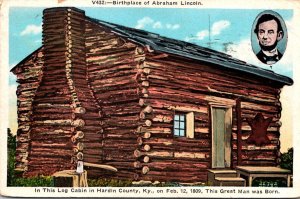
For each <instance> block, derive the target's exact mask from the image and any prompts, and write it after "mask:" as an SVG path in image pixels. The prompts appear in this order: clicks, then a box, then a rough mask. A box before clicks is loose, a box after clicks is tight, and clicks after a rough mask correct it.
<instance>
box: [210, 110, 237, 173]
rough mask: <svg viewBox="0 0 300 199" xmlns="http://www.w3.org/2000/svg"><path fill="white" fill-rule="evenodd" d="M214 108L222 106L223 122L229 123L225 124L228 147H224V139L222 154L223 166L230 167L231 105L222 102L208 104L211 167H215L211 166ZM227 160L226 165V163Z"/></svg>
mask: <svg viewBox="0 0 300 199" xmlns="http://www.w3.org/2000/svg"><path fill="white" fill-rule="evenodd" d="M214 108H223V109H225V118H224V122H225V125H226V124H229V126H227V127H226V126H225V129H226V132H225V135H227V137H225V139H227V144H228V145H229V147H227V148H226V140H224V146H225V154H224V159H225V167H224V169H225V168H230V167H231V166H232V158H231V152H232V145H231V137H232V117H233V116H232V105H222V104H210V125H211V158H210V161H211V168H217V167H213V158H214V157H213V154H214V152H215V149H214V147H213V146H214V145H213V141H214V126H213V109H214ZM226 162H227V165H226Z"/></svg>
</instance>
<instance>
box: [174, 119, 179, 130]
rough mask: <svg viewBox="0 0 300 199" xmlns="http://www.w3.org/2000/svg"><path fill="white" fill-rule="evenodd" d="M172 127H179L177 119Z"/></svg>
mask: <svg viewBox="0 0 300 199" xmlns="http://www.w3.org/2000/svg"><path fill="white" fill-rule="evenodd" d="M174 128H177V129H179V122H177V121H175V122H174Z"/></svg>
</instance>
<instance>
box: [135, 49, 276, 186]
mask: <svg viewBox="0 0 300 199" xmlns="http://www.w3.org/2000/svg"><path fill="white" fill-rule="evenodd" d="M163 55H164V56H163ZM141 68H142V70H143V73H142V74H141V75H140V82H141V85H142V84H144V85H145V86H142V89H141V92H142V93H143V94H144V95H143V97H142V98H141V99H140V105H141V106H142V107H144V108H145V109H146V107H148V109H151V111H150V112H146V114H145V111H144V113H141V115H142V117H143V118H145V120H146V121H147V123H145V125H144V127H141V128H140V129H139V130H140V131H139V132H140V137H139V138H138V143H139V145H140V150H136V152H135V155H136V157H137V158H138V160H137V163H136V166H137V167H138V168H140V170H139V172H138V173H139V174H140V178H142V179H145V180H156V179H160V180H175V181H176V180H180V181H185V182H195V181H206V177H207V176H206V174H207V169H209V168H211V142H212V141H211V120H210V105H211V104H219V105H227V106H231V107H232V110H233V113H232V116H233V118H232V119H233V125H232V155H231V159H232V162H231V165H232V166H233V167H235V166H236V164H237V120H236V113H235V105H236V99H238V98H240V99H241V101H242V103H241V108H242V120H243V122H242V134H243V135H242V138H243V142H242V144H243V147H242V159H243V161H242V164H244V165H276V164H277V159H278V152H279V147H280V145H279V128H280V122H279V119H280V112H281V105H280V101H279V92H280V89H279V88H280V86H278V85H272V84H271V83H272V82H270V83H268V82H267V81H266V80H261V79H257V78H256V79H255V78H250V77H248V76H246V75H244V74H239V73H235V72H230V71H222V70H220V69H217V68H216V66H215V68H214V66H211V67H209V66H206V65H205V64H201V63H196V62H193V61H191V60H184V59H182V58H179V57H174V56H171V55H166V54H159V53H157V54H156V53H148V54H147V55H146V60H145V62H143V63H142V65H141ZM145 82H146V83H145ZM149 107H150V108H149ZM176 110H177V111H178V110H180V111H183V112H194V114H195V138H193V139H190V138H185V137H180V138H178V137H177V138H176V137H174V136H173V117H174V112H175V111H176ZM258 112H260V113H262V114H263V115H264V116H265V117H273V121H272V123H271V124H270V126H269V128H268V134H267V135H268V137H269V138H270V139H271V144H269V145H266V146H261V147H257V146H256V147H255V146H252V145H248V144H247V143H246V142H245V141H246V139H247V138H248V136H249V133H250V132H251V128H250V126H249V124H248V123H247V122H246V119H247V118H254V117H255V115H256V113H258ZM182 161H185V162H186V163H187V164H182ZM168 162H169V163H168ZM195 164H197V165H198V166H195ZM183 165H184V166H183Z"/></svg>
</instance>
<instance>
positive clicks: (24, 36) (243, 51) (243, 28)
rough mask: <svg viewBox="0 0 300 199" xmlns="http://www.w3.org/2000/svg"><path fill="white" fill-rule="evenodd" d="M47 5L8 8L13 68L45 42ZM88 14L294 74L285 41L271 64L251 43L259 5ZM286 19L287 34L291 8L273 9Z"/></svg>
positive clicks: (286, 141)
mask: <svg viewBox="0 0 300 199" xmlns="http://www.w3.org/2000/svg"><path fill="white" fill-rule="evenodd" d="M43 9H44V8H42V7H41V8H37V7H35V8H28V7H27V8H25V7H11V8H10V10H9V65H10V69H11V68H12V67H13V66H15V65H16V64H17V63H19V62H20V61H21V60H22V59H24V58H25V57H26V56H27V55H29V54H30V53H32V52H33V51H34V50H36V49H37V48H39V47H40V46H41V45H42V12H43ZM80 9H83V10H85V12H86V15H87V16H89V17H93V18H96V19H100V20H104V21H107V22H112V23H116V24H120V25H124V26H128V27H132V28H137V29H142V30H146V31H150V32H154V33H158V34H160V35H162V36H166V37H170V38H174V39H178V40H183V41H187V42H191V43H194V44H197V45H200V46H203V47H209V48H212V49H214V50H217V51H221V52H224V53H227V54H230V55H231V56H233V57H235V58H238V59H241V60H243V61H246V62H248V63H251V64H254V65H256V66H259V67H263V68H266V69H270V70H273V71H274V72H276V73H279V74H282V75H286V76H289V77H293V69H292V68H293V64H292V57H293V55H292V50H291V48H290V46H289V41H288V42H287V48H286V51H285V53H284V56H283V58H282V59H281V60H280V61H279V62H277V63H276V64H274V65H273V66H272V69H271V68H270V67H269V66H266V65H264V64H262V63H260V62H259V61H258V60H257V58H256V56H255V54H254V53H253V52H252V48H251V29H252V25H253V22H254V20H255V18H256V16H257V15H258V14H259V13H260V12H262V11H264V10H259V9H228V10H220V9H192V8H189V9H187V8H185V9H180V8H172V9H167V8H155V9H154V8H99V7H98V8H84V7H82V8H80ZM274 11H275V12H277V13H278V14H279V15H280V16H281V17H282V18H283V19H284V21H285V23H286V26H287V29H288V34H289V32H293V28H292V27H291V23H292V21H293V20H294V19H293V11H292V10H287V9H285V10H283V9H282V10H274ZM15 81H16V79H15V77H14V75H12V74H10V76H9V85H10V124H11V128H12V132H16V128H17V127H16V118H17V113H16V96H15V91H16V87H17V84H16V82H15ZM292 89H293V88H292V87H285V88H284V89H283V92H282V93H283V95H282V105H283V113H282V120H286V121H288V122H286V123H284V122H283V126H282V128H281V132H284V133H285V134H286V136H281V137H283V138H281V139H283V140H281V144H282V145H283V146H282V150H283V151H286V149H287V148H288V147H291V143H292V135H291V132H292V131H291V128H292V127H291V118H292V117H291V108H290V106H289V103H285V101H288V99H289V97H290V96H291V94H292Z"/></svg>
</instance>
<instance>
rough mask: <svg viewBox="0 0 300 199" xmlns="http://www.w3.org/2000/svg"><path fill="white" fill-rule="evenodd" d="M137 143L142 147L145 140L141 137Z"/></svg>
mask: <svg viewBox="0 0 300 199" xmlns="http://www.w3.org/2000/svg"><path fill="white" fill-rule="evenodd" d="M137 143H138V145H139V146H141V145H142V144H143V139H142V138H141V137H138V138H137Z"/></svg>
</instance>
